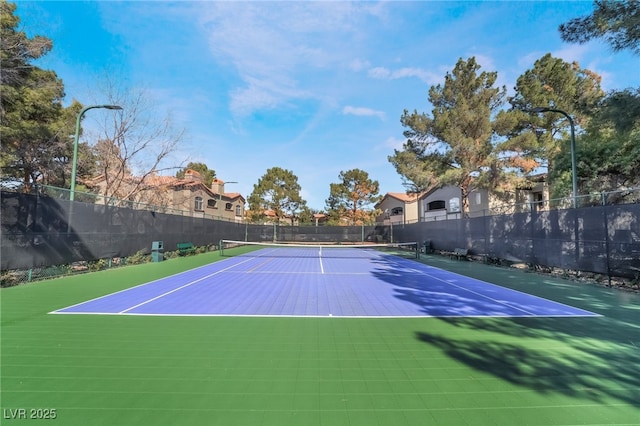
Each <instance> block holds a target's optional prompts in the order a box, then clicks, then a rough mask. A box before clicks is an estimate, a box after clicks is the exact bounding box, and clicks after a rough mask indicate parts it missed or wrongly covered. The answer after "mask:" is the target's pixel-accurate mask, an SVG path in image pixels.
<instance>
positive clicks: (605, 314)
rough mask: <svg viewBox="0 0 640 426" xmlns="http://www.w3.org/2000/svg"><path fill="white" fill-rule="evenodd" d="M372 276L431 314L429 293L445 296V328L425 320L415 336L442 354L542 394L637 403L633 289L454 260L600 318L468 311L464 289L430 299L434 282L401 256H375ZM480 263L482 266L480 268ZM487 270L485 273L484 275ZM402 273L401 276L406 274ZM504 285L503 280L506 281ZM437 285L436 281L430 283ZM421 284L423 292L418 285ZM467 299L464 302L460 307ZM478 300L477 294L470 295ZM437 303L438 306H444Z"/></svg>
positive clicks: (639, 334)
mask: <svg viewBox="0 0 640 426" xmlns="http://www.w3.org/2000/svg"><path fill="white" fill-rule="evenodd" d="M378 265H379V268H378V269H376V270H375V271H374V275H375V276H376V277H377V278H378V279H381V280H384V281H385V282H388V283H390V284H392V285H393V286H394V287H395V291H396V297H398V298H400V299H403V300H407V301H409V302H411V303H415V304H417V305H418V306H420V308H421V310H422V311H424V312H425V313H429V314H430V315H433V313H434V307H433V306H432V305H433V303H434V300H436V301H437V303H443V304H446V303H451V306H448V307H447V312H449V313H451V312H453V313H455V314H456V315H457V314H460V316H459V317H443V316H439V315H433V316H436V317H438V318H437V321H441V322H443V323H445V324H446V325H447V326H449V327H444V328H442V327H433V323H432V322H426V323H425V324H426V325H425V327H428V328H427V329H422V330H419V331H415V337H416V338H417V339H418V340H419V341H421V342H424V343H426V344H428V345H430V346H432V347H436V348H438V349H440V350H441V351H443V353H445V354H446V355H448V356H449V357H451V358H453V359H455V360H457V361H459V362H462V363H464V364H466V365H468V366H469V367H471V368H473V369H475V370H477V371H479V372H482V373H486V374H491V375H493V376H495V377H498V378H500V379H502V380H505V381H508V382H510V383H513V384H515V385H518V386H522V387H525V388H527V389H532V390H535V391H536V392H539V393H542V394H551V393H558V394H562V395H568V396H572V397H576V398H581V399H586V400H590V401H596V402H602V403H606V402H607V401H611V399H616V400H618V401H621V402H623V403H625V404H630V405H632V406H635V407H640V399H639V398H638V397H637V389H639V388H640V375H639V374H638V373H637V372H638V365H640V324H638V321H637V319H638V312H639V311H638V309H639V307H640V295H637V294H627V293H622V292H620V291H618V290H613V289H607V288H602V287H598V286H595V285H585V284H579V283H575V282H571V281H566V280H560V279H553V278H549V277H545V276H539V275H536V274H531V273H525V272H522V271H517V270H508V269H501V270H497V269H496V270H491V269H490V268H491V267H487V266H485V265H472V264H469V263H467V265H457V264H454V263H452V266H453V267H454V268H466V269H467V271H465V272H467V273H468V275H474V278H479V279H482V278H485V280H487V281H489V280H488V279H487V277H488V276H491V277H492V278H493V279H491V281H492V282H494V283H495V284H498V285H501V284H502V285H503V286H504V287H508V288H516V289H518V290H520V291H525V292H527V293H530V294H534V295H539V296H541V297H545V298H548V299H552V300H555V301H557V302H560V303H565V304H568V305H571V306H576V307H580V308H582V309H586V310H590V311H592V312H595V313H598V314H600V315H602V316H600V317H526V318H510V317H503V318H490V317H487V318H472V317H470V316H471V315H467V314H466V313H465V312H466V311H470V310H471V311H473V310H474V309H476V308H477V309H482V307H474V305H473V303H474V301H470V300H468V299H467V298H465V297H463V296H454V297H449V298H448V299H447V298H441V299H440V298H435V299H434V298H433V293H431V292H430V291H429V290H430V289H432V286H433V283H432V282H428V283H427V282H426V281H425V280H426V277H425V276H423V277H422V279H421V278H419V276H420V274H418V273H415V274H407V272H406V271H407V268H410V267H411V265H407V262H406V261H404V260H401V259H393V258H389V259H381V260H380V261H379V262H378ZM483 268H485V269H486V271H482V270H481V269H483ZM483 274H486V275H487V276H483ZM407 277H408V278H407ZM505 283H506V284H508V285H505ZM436 287H437V285H436ZM425 290H427V291H425ZM467 303H471V305H470V306H465V305H466V304H467ZM475 303H477V301H475ZM443 308H444V307H443Z"/></svg>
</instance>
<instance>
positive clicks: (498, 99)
mask: <svg viewBox="0 0 640 426" xmlns="http://www.w3.org/2000/svg"><path fill="white" fill-rule="evenodd" d="M479 70H480V65H478V63H477V62H476V60H475V58H473V57H472V58H469V59H468V60H466V61H465V60H463V59H459V60H458V62H457V64H456V66H455V68H454V69H453V71H452V72H451V73H449V72H447V74H446V76H445V82H444V85H440V84H438V85H437V86H432V87H431V88H430V89H429V102H430V103H431V104H432V105H433V110H432V116H428V115H426V114H424V113H418V112H417V111H414V112H413V113H409V112H408V111H406V110H405V111H404V114H403V115H402V117H401V119H400V121H401V123H402V125H403V126H404V127H405V128H407V130H405V131H404V136H405V137H406V138H407V141H406V142H405V144H404V146H403V149H402V150H401V151H400V150H395V153H394V155H392V156H390V157H389V161H390V162H391V163H392V164H393V165H394V166H395V168H396V170H397V171H398V173H399V174H400V175H401V176H402V177H403V178H404V179H405V181H407V182H410V183H411V184H413V187H414V189H415V190H422V189H426V188H427V187H428V186H429V185H432V184H437V185H442V186H444V185H455V186H457V187H459V188H460V190H461V198H462V211H463V213H464V214H465V215H468V212H469V198H468V196H469V192H470V190H471V187H472V185H474V186H479V185H482V184H485V183H486V182H492V181H493V180H491V181H490V180H487V181H479V180H477V179H476V178H475V174H476V173H477V172H478V171H479V170H483V171H495V170H497V160H496V158H497V157H496V156H495V155H494V145H493V142H492V139H493V137H494V124H493V122H492V117H493V115H494V114H495V113H496V112H497V110H498V108H499V107H500V106H501V105H502V104H503V103H504V98H505V94H506V88H505V87H501V88H499V87H494V84H495V82H496V78H497V76H498V74H497V73H496V72H484V71H483V72H479Z"/></svg>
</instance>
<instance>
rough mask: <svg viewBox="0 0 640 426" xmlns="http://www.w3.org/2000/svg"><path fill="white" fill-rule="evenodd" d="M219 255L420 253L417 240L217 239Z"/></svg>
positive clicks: (372, 256)
mask: <svg viewBox="0 0 640 426" xmlns="http://www.w3.org/2000/svg"><path fill="white" fill-rule="evenodd" d="M219 248H220V255H221V256H226V257H231V256H247V257H293V258H296V257H298V258H302V257H323V258H363V259H375V258H379V257H381V256H387V255H394V256H400V257H405V258H410V259H417V258H418V257H419V255H420V250H418V243H416V242H408V243H380V244H339V243H335V244H327V243H323V244H300V243H263V242H247V241H234V240H220V246H219Z"/></svg>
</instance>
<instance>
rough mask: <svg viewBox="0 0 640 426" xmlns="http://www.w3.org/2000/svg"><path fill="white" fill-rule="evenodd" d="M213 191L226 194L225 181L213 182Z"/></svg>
mask: <svg viewBox="0 0 640 426" xmlns="http://www.w3.org/2000/svg"><path fill="white" fill-rule="evenodd" d="M211 190H212V191H213V192H214V193H216V194H224V181H222V180H220V179H217V178H216V179H214V180H213V181H212V182H211Z"/></svg>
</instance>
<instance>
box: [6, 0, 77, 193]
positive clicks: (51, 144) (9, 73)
mask: <svg viewBox="0 0 640 426" xmlns="http://www.w3.org/2000/svg"><path fill="white" fill-rule="evenodd" d="M15 9H16V6H15V5H14V4H12V3H8V2H6V1H0V13H1V16H0V43H1V46H2V50H1V53H0V82H1V90H2V97H0V133H1V134H2V153H1V154H0V165H1V166H2V169H3V174H4V175H5V176H10V177H14V178H16V179H19V180H21V181H23V183H24V185H23V187H24V188H25V190H26V191H29V190H31V187H32V185H33V184H34V183H35V182H41V183H45V184H58V185H61V184H62V183H64V182H65V179H64V177H65V171H66V170H67V167H68V158H69V155H70V152H71V151H70V149H71V145H72V143H71V141H70V139H69V135H70V134H72V133H73V124H74V123H75V120H74V118H75V117H74V116H73V113H74V111H75V109H76V108H77V105H73V106H72V107H70V108H69V109H65V108H64V107H63V106H62V99H63V98H64V87H63V84H62V81H61V80H60V79H59V78H58V77H57V75H56V74H55V73H54V72H53V71H47V70H43V69H40V68H38V67H36V66H33V65H32V63H31V62H32V61H34V60H36V59H38V58H40V57H42V56H43V55H45V54H46V53H48V52H49V51H50V49H51V46H52V45H51V41H50V40H48V39H46V38H45V37H41V36H36V37H33V38H31V39H30V38H28V37H27V36H26V35H25V33H24V32H21V31H18V30H17V27H18V24H19V22H20V19H19V18H18V17H17V16H15V14H14V12H15ZM66 175H68V173H66Z"/></svg>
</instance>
